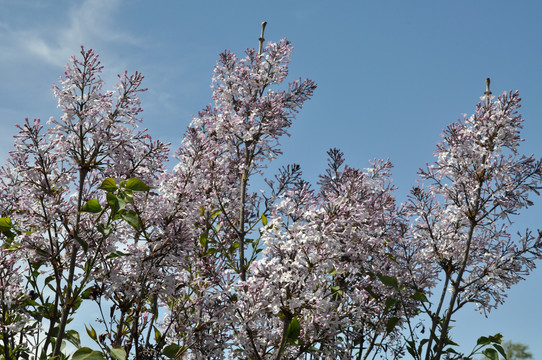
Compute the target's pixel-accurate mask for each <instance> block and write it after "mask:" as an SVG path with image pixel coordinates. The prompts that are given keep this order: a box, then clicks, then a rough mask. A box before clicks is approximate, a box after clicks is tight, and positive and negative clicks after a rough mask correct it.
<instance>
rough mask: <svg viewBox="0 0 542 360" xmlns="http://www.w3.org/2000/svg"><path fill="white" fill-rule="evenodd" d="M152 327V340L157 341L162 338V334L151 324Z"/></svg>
mask: <svg viewBox="0 0 542 360" xmlns="http://www.w3.org/2000/svg"><path fill="white" fill-rule="evenodd" d="M153 328H154V341H156V342H157V343H159V342H160V341H161V340H162V334H161V333H160V331H159V330H158V329H157V328H156V326H153Z"/></svg>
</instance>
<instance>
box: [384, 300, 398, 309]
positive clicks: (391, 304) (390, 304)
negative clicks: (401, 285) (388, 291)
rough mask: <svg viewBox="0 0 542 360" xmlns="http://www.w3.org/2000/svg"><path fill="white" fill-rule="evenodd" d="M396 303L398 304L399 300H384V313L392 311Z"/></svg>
mask: <svg viewBox="0 0 542 360" xmlns="http://www.w3.org/2000/svg"><path fill="white" fill-rule="evenodd" d="M398 302H399V300H397V299H394V298H391V297H389V298H387V299H386V312H388V311H390V310H391V309H393V308H394V307H395V305H396V304H397V303H398Z"/></svg>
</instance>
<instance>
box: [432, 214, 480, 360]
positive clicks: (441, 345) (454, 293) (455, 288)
mask: <svg viewBox="0 0 542 360" xmlns="http://www.w3.org/2000/svg"><path fill="white" fill-rule="evenodd" d="M475 227H476V221H475V220H474V219H473V220H471V223H470V227H469V233H468V235H467V244H466V246H465V253H464V255H463V260H462V263H461V268H460V269H459V273H458V274H457V278H456V281H454V282H452V284H453V289H452V297H451V298H450V303H449V305H448V310H447V312H446V317H445V318H444V323H443V325H442V330H441V333H440V339H439V342H438V345H437V351H436V353H435V357H434V358H435V359H437V360H438V359H440V356H441V355H442V349H443V348H444V341H445V340H446V337H447V335H448V327H449V325H450V320H451V318H452V314H453V313H454V304H455V302H456V300H457V296H458V295H459V287H460V284H461V280H462V279H463V273H464V272H465V269H466V268H467V262H468V259H469V253H470V245H471V242H472V236H473V234H474V228H475Z"/></svg>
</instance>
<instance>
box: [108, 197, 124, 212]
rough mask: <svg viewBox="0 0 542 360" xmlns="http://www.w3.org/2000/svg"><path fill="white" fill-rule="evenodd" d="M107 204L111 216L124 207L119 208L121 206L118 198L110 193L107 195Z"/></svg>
mask: <svg viewBox="0 0 542 360" xmlns="http://www.w3.org/2000/svg"><path fill="white" fill-rule="evenodd" d="M107 203H108V204H109V207H110V208H111V211H112V212H113V214H116V213H117V212H119V210H120V209H122V208H124V206H123V207H121V206H120V205H121V204H120V203H119V198H118V197H117V196H116V195H115V194H113V193H110V192H108V193H107Z"/></svg>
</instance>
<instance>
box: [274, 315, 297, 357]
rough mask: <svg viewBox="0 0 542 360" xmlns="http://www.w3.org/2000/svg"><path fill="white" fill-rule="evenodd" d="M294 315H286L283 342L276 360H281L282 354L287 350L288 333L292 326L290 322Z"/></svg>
mask: <svg viewBox="0 0 542 360" xmlns="http://www.w3.org/2000/svg"><path fill="white" fill-rule="evenodd" d="M292 318H293V317H292V315H290V314H284V320H283V322H282V324H283V326H282V340H281V341H280V347H279V348H278V349H277V355H276V356H275V360H280V359H281V357H282V353H283V352H284V350H285V349H286V340H287V337H286V335H287V333H288V327H289V326H290V322H291V321H292Z"/></svg>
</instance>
